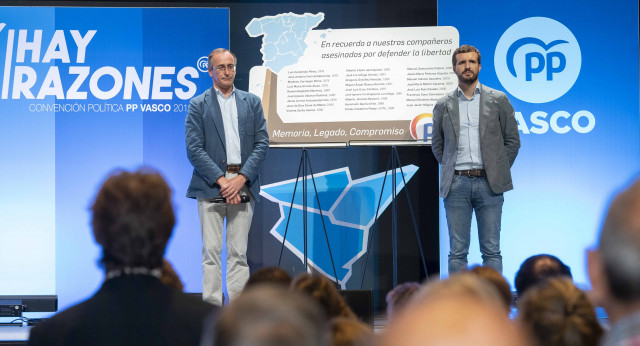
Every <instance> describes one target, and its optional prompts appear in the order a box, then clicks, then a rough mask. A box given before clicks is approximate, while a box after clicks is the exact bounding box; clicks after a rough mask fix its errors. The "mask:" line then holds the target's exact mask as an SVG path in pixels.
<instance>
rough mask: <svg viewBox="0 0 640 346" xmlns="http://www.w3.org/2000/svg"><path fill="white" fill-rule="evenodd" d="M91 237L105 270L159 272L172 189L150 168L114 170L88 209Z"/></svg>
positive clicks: (171, 216)
mask: <svg viewBox="0 0 640 346" xmlns="http://www.w3.org/2000/svg"><path fill="white" fill-rule="evenodd" d="M91 211H92V215H93V217H92V220H91V225H92V226H93V234H94V236H95V239H96V242H97V243H98V244H100V246H101V247H102V259H101V260H100V263H101V264H102V265H104V267H105V269H106V270H107V271H113V270H124V271H126V270H135V269H160V268H162V259H163V256H164V251H165V248H166V246H167V242H168V241H169V237H171V232H172V231H173V226H174V224H175V218H174V214H173V207H172V205H171V189H170V188H169V185H167V183H166V182H165V180H164V178H163V177H162V175H160V173H157V172H155V171H152V170H150V169H141V170H138V171H136V172H126V171H116V172H115V173H113V174H111V175H110V176H109V178H107V180H106V181H105V182H104V184H103V185H102V188H100V191H98V194H97V196H96V199H95V202H94V203H93V205H92V206H91Z"/></svg>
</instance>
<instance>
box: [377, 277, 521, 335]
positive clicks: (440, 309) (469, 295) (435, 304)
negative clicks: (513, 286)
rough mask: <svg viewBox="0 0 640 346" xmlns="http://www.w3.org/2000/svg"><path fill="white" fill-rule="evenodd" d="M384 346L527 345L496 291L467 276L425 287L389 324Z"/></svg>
mask: <svg viewBox="0 0 640 346" xmlns="http://www.w3.org/2000/svg"><path fill="white" fill-rule="evenodd" d="M383 345H389V346H391V345H394V346H396V345H397V346H413V345H416V346H417V345H476V346H484V345H487V346H489V345H491V346H502V345H505V346H506V345H527V343H526V342H525V340H524V339H523V338H522V337H521V336H520V334H519V333H518V331H517V330H516V328H515V327H514V326H513V325H512V324H511V323H510V322H509V320H508V318H507V317H506V315H505V313H504V310H503V307H502V301H501V299H500V297H499V295H498V293H497V292H496V290H495V289H494V288H493V287H492V286H490V285H489V284H488V283H487V282H485V281H484V280H482V279H480V278H478V277H476V276H473V275H471V274H469V273H463V274H457V275H454V276H452V277H451V278H449V279H447V280H444V281H434V282H431V283H429V284H427V285H426V286H424V287H423V288H422V289H421V291H420V292H419V293H418V294H417V295H416V297H415V298H414V299H413V300H412V301H411V306H410V307H408V308H407V309H406V310H405V311H404V312H402V313H401V314H400V315H398V316H397V318H394V320H393V321H391V324H390V326H389V329H388V331H387V332H386V333H385V335H384V339H383Z"/></svg>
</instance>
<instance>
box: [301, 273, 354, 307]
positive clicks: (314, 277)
mask: <svg viewBox="0 0 640 346" xmlns="http://www.w3.org/2000/svg"><path fill="white" fill-rule="evenodd" d="M291 290H293V291H295V292H300V293H302V294H305V295H307V296H309V297H311V299H313V300H315V301H316V302H317V303H318V304H320V306H321V307H322V308H323V309H324V311H325V313H326V314H327V317H329V318H334V317H347V318H356V315H355V314H354V313H353V311H351V309H350V308H349V306H348V305H347V303H346V302H345V301H344V299H343V298H342V296H341V295H340V293H338V289H337V288H336V286H335V283H334V282H332V281H329V279H327V278H326V277H324V276H323V275H321V274H319V273H314V274H307V273H303V274H300V275H298V276H296V278H295V279H293V282H291Z"/></svg>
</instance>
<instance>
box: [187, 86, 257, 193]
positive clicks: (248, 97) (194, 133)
mask: <svg viewBox="0 0 640 346" xmlns="http://www.w3.org/2000/svg"><path fill="white" fill-rule="evenodd" d="M213 88H214V87H212V88H211V89H209V90H207V91H205V92H204V93H202V94H200V95H198V96H196V97H194V98H192V99H191V102H190V104H189V112H188V113H187V119H186V121H185V130H186V135H185V137H186V142H187V157H188V158H189V161H190V162H191V164H192V165H193V174H192V176H191V183H190V184H189V188H188V189H187V197H190V198H214V197H216V196H218V194H219V193H220V186H219V185H218V184H216V181H217V180H218V178H220V177H221V176H223V175H224V174H225V170H226V166H227V164H229V163H228V162H227V151H226V149H225V143H226V142H225V134H224V124H223V121H222V112H221V111H220V104H219V103H218V98H217V97H216V94H215V91H214V90H213ZM235 91H236V105H237V107H238V132H239V134H240V156H241V160H242V162H241V164H242V168H241V169H240V173H242V174H243V175H244V176H245V177H247V179H248V180H249V181H248V182H247V184H248V186H249V190H250V191H251V193H252V194H253V197H254V198H255V199H256V200H259V199H260V176H259V174H258V170H259V168H260V165H261V164H262V161H264V158H265V157H266V156H267V151H268V150H269V135H268V134H267V122H266V120H265V118H264V113H263V111H262V104H261V102H260V98H258V97H257V96H255V95H253V94H251V93H248V92H246V91H242V90H238V89H235ZM235 163H237V162H231V164H235Z"/></svg>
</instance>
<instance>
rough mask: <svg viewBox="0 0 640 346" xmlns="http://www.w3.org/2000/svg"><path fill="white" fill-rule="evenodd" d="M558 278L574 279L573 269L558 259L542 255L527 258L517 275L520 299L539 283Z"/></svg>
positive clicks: (516, 282) (516, 280)
mask: <svg viewBox="0 0 640 346" xmlns="http://www.w3.org/2000/svg"><path fill="white" fill-rule="evenodd" d="M556 276H568V277H572V276H571V269H569V267H568V266H567V265H566V264H564V263H562V261H561V260H560V259H559V258H558V257H556V256H552V255H546V254H541V255H535V256H531V257H529V258H527V259H526V260H524V262H522V265H520V269H518V272H517V273H516V279H515V285H516V291H517V292H518V297H520V296H522V295H523V294H524V293H525V292H526V291H527V289H528V288H529V287H531V286H533V285H535V284H537V283H538V282H541V281H543V280H544V279H547V278H551V277H556Z"/></svg>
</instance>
